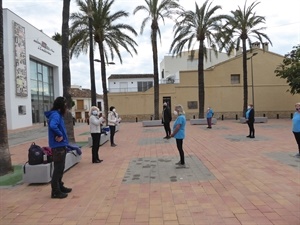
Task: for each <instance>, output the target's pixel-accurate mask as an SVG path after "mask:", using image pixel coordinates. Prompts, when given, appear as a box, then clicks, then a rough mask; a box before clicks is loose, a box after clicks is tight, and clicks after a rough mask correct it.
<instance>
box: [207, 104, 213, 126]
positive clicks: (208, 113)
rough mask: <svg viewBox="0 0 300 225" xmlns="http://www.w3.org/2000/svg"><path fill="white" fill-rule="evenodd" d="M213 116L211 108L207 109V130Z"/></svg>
mask: <svg viewBox="0 0 300 225" xmlns="http://www.w3.org/2000/svg"><path fill="white" fill-rule="evenodd" d="M213 116H214V111H213V110H212V108H211V107H208V108H207V110H206V120H207V128H209V129H211V120H212V117H213Z"/></svg>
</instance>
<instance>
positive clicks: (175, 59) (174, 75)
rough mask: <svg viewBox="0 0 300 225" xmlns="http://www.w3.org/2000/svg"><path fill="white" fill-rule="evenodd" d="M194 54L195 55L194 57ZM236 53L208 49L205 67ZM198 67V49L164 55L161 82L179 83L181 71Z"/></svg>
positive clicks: (161, 66) (161, 63) (161, 65)
mask: <svg viewBox="0 0 300 225" xmlns="http://www.w3.org/2000/svg"><path fill="white" fill-rule="evenodd" d="M192 55H194V57H192ZM235 55H236V54H232V55H230V56H228V55H227V54H226V53H224V52H218V53H217V55H216V54H215V52H214V51H213V50H212V49H207V53H206V58H204V69H207V68H209V67H212V66H213V65H216V64H218V63H221V62H224V61H226V60H228V59H230V58H232V57H234V56H235ZM197 69H198V50H197V51H195V50H192V51H184V52H182V53H181V56H179V55H176V56H169V55H167V56H164V58H163V60H162V61H161V62H160V80H161V83H179V82H180V81H179V71H191V70H197Z"/></svg>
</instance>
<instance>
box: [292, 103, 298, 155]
mask: <svg viewBox="0 0 300 225" xmlns="http://www.w3.org/2000/svg"><path fill="white" fill-rule="evenodd" d="M295 108H296V112H294V115H293V120H292V122H293V128H292V131H293V134H294V136H295V139H296V142H297V145H298V153H297V154H296V155H295V157H300V102H299V103H296V105H295Z"/></svg>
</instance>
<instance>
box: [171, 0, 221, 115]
mask: <svg viewBox="0 0 300 225" xmlns="http://www.w3.org/2000/svg"><path fill="white" fill-rule="evenodd" d="M211 4H212V3H208V0H207V1H205V2H204V4H203V5H202V7H201V8H199V7H198V4H197V3H195V7H196V9H195V12H194V11H191V10H189V11H185V12H184V13H182V15H181V16H180V17H179V18H178V21H177V23H176V24H175V26H174V31H175V33H174V40H173V42H172V44H171V46H170V52H172V54H173V55H174V54H178V53H179V55H181V52H182V51H183V49H184V47H185V45H186V44H187V49H188V51H190V49H191V48H193V47H194V46H196V47H197V48H198V102H199V113H198V114H199V115H198V116H199V118H203V117H204V103H205V91H204V57H206V51H207V46H209V47H211V48H212V49H213V50H214V51H215V53H216V55H217V44H218V40H217V37H218V31H219V30H220V29H221V28H222V24H221V22H220V21H221V20H222V19H223V18H225V15H218V16H214V14H215V13H216V11H217V10H218V9H221V6H218V5H217V6H214V7H211ZM205 41H206V42H205ZM205 43H206V44H205ZM197 44H198V45H197ZM194 52H195V51H192V58H193V57H194V56H193V54H194Z"/></svg>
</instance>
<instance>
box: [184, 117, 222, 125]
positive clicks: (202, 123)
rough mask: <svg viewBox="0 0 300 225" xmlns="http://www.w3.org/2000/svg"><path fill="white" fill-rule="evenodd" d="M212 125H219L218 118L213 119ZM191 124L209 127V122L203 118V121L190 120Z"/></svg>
mask: <svg viewBox="0 0 300 225" xmlns="http://www.w3.org/2000/svg"><path fill="white" fill-rule="evenodd" d="M211 123H212V124H217V119H216V118H212V120H211ZM190 124H191V125H207V120H206V118H202V119H190Z"/></svg>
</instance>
